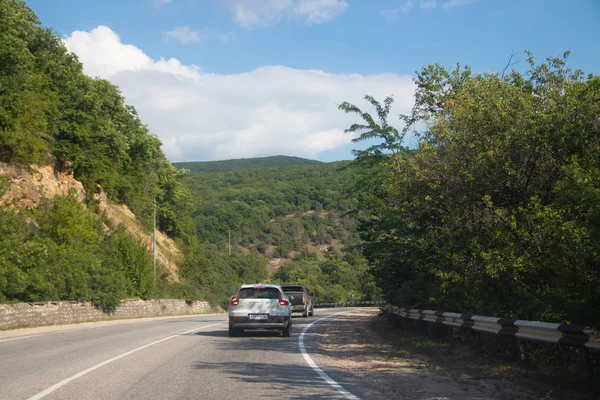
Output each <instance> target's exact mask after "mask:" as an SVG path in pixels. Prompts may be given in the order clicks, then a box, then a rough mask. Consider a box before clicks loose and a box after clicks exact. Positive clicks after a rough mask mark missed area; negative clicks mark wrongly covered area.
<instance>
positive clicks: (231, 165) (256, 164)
mask: <svg viewBox="0 0 600 400" xmlns="http://www.w3.org/2000/svg"><path fill="white" fill-rule="evenodd" d="M319 163H320V161H315V160H308V159H306V158H300V157H290V156H272V157H257V158H240V159H236V160H221V161H196V162H178V163H173V165H174V166H175V167H177V168H185V169H188V170H190V171H191V172H226V171H238V170H242V169H252V168H264V167H291V166H299V165H312V164H319Z"/></svg>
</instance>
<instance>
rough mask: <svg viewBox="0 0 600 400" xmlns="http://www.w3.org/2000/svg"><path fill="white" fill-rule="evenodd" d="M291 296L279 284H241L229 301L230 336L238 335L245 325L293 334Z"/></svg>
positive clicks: (284, 334)
mask: <svg viewBox="0 0 600 400" xmlns="http://www.w3.org/2000/svg"><path fill="white" fill-rule="evenodd" d="M291 299H293V296H287V295H286V294H285V293H284V292H283V290H282V289H281V286H279V285H270V284H253V285H242V286H241V287H240V288H239V289H238V292H237V294H236V295H235V296H233V297H232V298H231V303H230V305H229V336H238V335H240V334H242V333H244V330H245V329H274V330H275V329H277V330H281V332H282V334H283V336H285V337H289V336H291V334H292V305H291V301H290V300H291Z"/></svg>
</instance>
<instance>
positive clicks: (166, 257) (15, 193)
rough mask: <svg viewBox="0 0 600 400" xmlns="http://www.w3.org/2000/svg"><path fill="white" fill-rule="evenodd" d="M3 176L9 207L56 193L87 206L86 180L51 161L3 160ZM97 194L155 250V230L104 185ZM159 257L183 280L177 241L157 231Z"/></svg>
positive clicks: (4, 202)
mask: <svg viewBox="0 0 600 400" xmlns="http://www.w3.org/2000/svg"><path fill="white" fill-rule="evenodd" d="M0 177H3V181H4V182H1V184H0V188H2V189H4V188H5V190H4V191H0V194H1V197H0V207H8V208H12V209H15V211H17V212H18V210H20V209H34V208H37V207H38V206H39V205H40V203H41V201H42V200H43V199H49V200H52V199H53V198H54V197H55V196H66V195H68V194H69V193H71V192H72V193H73V194H74V195H75V197H77V199H78V200H79V201H80V203H81V205H82V207H85V199H86V192H85V189H84V188H83V184H82V183H81V182H79V181H78V180H76V179H75V177H74V176H73V174H72V173H69V172H60V171H58V170H57V169H55V168H54V167H53V166H51V165H30V166H27V167H19V166H13V165H9V164H5V163H0ZM94 198H96V200H98V202H99V208H100V210H101V211H102V212H104V213H105V214H106V216H107V217H108V218H109V219H111V220H112V221H113V223H114V225H115V226H119V225H121V224H122V225H123V226H124V227H125V229H126V230H127V231H128V232H130V233H131V234H132V235H134V236H135V237H136V238H137V239H138V240H140V241H142V242H143V243H144V244H145V245H146V247H147V248H148V251H150V252H151V251H152V242H153V240H152V233H148V232H145V231H144V230H143V229H142V227H141V225H140V224H139V223H138V221H137V219H136V217H135V215H134V214H133V212H131V210H130V209H129V208H128V207H127V206H126V205H122V204H111V203H110V202H109V201H108V200H107V198H106V194H105V193H104V191H103V190H102V188H101V187H98V193H96V194H95V195H94ZM156 244H157V246H156V247H157V250H156V258H157V262H158V263H160V264H162V265H163V266H164V267H165V268H167V270H168V271H169V272H170V278H169V279H170V280H171V281H178V280H179V274H178V272H179V267H178V265H177V261H178V260H179V259H180V257H181V254H180V252H179V249H177V246H176V244H175V242H174V241H173V240H172V239H170V238H169V237H168V236H166V235H165V234H163V233H162V232H157V235H156Z"/></svg>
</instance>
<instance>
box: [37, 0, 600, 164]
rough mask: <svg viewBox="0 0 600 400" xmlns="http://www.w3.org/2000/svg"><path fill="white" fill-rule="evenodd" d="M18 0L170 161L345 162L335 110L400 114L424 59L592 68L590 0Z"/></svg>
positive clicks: (594, 45) (346, 148)
mask: <svg viewBox="0 0 600 400" xmlns="http://www.w3.org/2000/svg"><path fill="white" fill-rule="evenodd" d="M27 4H28V5H29V6H30V7H31V8H33V9H34V10H35V11H36V13H37V14H38V16H39V17H40V19H41V21H42V24H43V25H45V26H49V27H52V28H53V29H55V30H56V31H58V32H59V33H60V34H61V36H63V37H64V38H65V42H66V44H67V46H68V47H69V49H70V50H71V51H73V52H75V53H76V54H78V55H79V57H80V59H81V60H82V62H83V63H84V68H85V70H86V72H87V73H89V74H91V75H97V76H100V77H102V78H106V79H109V80H111V81H113V82H114V83H116V84H118V85H119V86H120V87H121V88H122V91H123V94H124V95H125V97H126V98H127V101H128V102H129V103H131V104H133V105H134V106H136V108H138V111H139V112H140V115H141V116H142V118H143V119H144V121H145V122H147V123H148V125H149V127H150V129H151V130H152V131H153V132H154V133H156V134H157V135H158V136H159V137H160V138H161V139H162V140H163V143H164V144H165V145H164V150H165V153H166V154H167V156H168V157H169V158H170V159H171V160H173V161H184V160H188V161H191V160H211V159H223V158H239V157H253V156H266V155H274V154H290V155H298V156H304V157H308V158H314V159H319V160H323V161H331V160H336V159H349V158H351V153H350V150H351V149H352V148H353V147H354V146H353V145H350V144H349V143H348V141H349V140H350V138H349V137H347V136H345V135H343V134H342V133H341V132H342V131H343V129H344V128H346V127H347V126H348V125H349V123H351V122H352V118H350V117H349V116H344V115H339V114H340V112H339V111H337V110H336V109H335V104H336V103H339V102H341V101H344V100H348V101H351V102H355V103H359V104H362V103H361V96H362V95H363V94H365V93H371V94H374V95H377V96H379V97H383V96H385V95H388V94H393V95H394V97H395V99H396V100H397V107H396V108H395V111H397V112H404V111H407V110H408V109H410V103H411V99H412V90H413V87H412V86H411V83H410V76H411V75H413V74H414V71H415V70H418V69H419V68H420V67H422V66H424V65H427V64H429V63H433V62H439V63H441V64H442V65H445V66H451V65H453V64H454V63H456V62H461V63H462V64H468V65H470V66H472V67H473V69H474V70H475V71H478V72H485V71H498V70H501V69H502V67H503V65H504V63H506V61H507V60H508V57H509V56H510V55H511V54H512V53H516V54H517V58H518V59H520V60H521V62H520V64H518V65H517V66H516V68H518V69H519V68H525V67H526V65H525V60H524V58H525V57H524V56H523V50H525V49H529V50H531V51H533V52H534V54H535V56H536V58H537V59H539V60H541V59H543V58H545V57H546V56H555V55H560V54H562V53H563V52H564V51H565V50H571V51H572V56H571V58H570V65H571V66H572V67H574V68H582V69H584V70H585V71H586V72H592V73H599V72H600V71H599V68H600V1H597V0H572V1H568V2H567V1H558V0H556V1H552V0H545V1H544V0H523V1H516V0H515V1H510V0H504V1H498V0H472V1H469V0H437V1H434V0H425V1H423V0H421V1H419V0H409V1H407V0H401V1H396V0H137V1H136V0H128V1H122V0H121V1H116V0H104V1H88V0H62V1H60V2H56V1H48V0H29V1H27ZM99 27H101V29H99ZM74 32H77V33H74ZM161 60H162V62H161ZM169 60H170V61H169ZM191 105H193V107H192V106H191Z"/></svg>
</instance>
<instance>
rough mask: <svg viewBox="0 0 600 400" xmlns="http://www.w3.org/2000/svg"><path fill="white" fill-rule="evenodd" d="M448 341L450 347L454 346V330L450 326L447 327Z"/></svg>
mask: <svg viewBox="0 0 600 400" xmlns="http://www.w3.org/2000/svg"><path fill="white" fill-rule="evenodd" d="M448 341H449V342H450V344H451V345H453V344H454V328H453V327H451V326H449V327H448Z"/></svg>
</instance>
